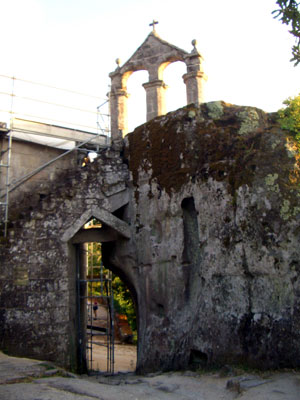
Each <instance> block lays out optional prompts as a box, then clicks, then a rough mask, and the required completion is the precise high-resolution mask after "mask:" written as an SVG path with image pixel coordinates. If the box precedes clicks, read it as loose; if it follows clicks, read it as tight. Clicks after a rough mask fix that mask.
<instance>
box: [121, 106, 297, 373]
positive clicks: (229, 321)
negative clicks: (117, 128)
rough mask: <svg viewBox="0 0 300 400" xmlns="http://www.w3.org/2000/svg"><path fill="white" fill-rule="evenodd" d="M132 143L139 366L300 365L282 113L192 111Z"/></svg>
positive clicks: (291, 199) (293, 219)
mask: <svg viewBox="0 0 300 400" xmlns="http://www.w3.org/2000/svg"><path fill="white" fill-rule="evenodd" d="M126 143H127V157H128V160H129V167H130V171H131V173H132V178H133V184H134V186H133V188H134V193H133V203H134V206H133V213H134V215H135V228H136V232H134V233H133V237H134V241H135V243H136V248H137V253H136V257H137V268H138V271H139V272H138V278H137V279H138V286H137V287H138V298H139V299H141V300H140V303H142V305H140V307H141V309H142V310H141V311H140V318H141V320H142V321H143V322H141V325H142V326H141V329H140V353H139V364H138V365H139V367H141V369H142V370H144V369H146V370H148V369H149V370H151V369H154V368H162V369H168V368H170V369H171V368H176V367H178V368H180V367H186V366H187V365H188V364H189V363H190V362H191V363H192V364H194V365H195V366H197V365H198V366H201V365H205V364H206V363H224V362H247V363H250V364H251V363H252V364H254V365H257V366H260V367H274V366H276V367H278V366H299V359H300V358H299V355H300V354H299V340H300V335H299V327H300V310H299V304H300V303H299V283H300V281H299V272H300V270H299V253H300V248H299V233H300V229H299V223H300V214H299V211H300V209H299V195H300V191H299V155H297V153H296V148H295V146H294V144H293V143H292V141H291V140H290V139H288V138H287V136H286V134H285V133H283V132H282V131H280V129H279V127H278V125H277V124H276V120H275V116H274V115H268V114H265V113H264V112H262V111H261V110H258V109H254V108H249V107H237V106H230V105H227V104H225V103H223V102H216V103H208V104H204V105H202V106H201V107H200V108H195V107H194V106H188V107H186V108H183V109H181V110H178V111H177V112H174V113H170V114H168V115H167V116H165V117H160V118H156V119H154V120H152V121H150V122H149V123H148V124H146V125H143V126H141V127H139V128H137V129H136V130H135V132H134V133H132V134H130V135H128V138H127V140H126ZM298 151H299V150H298ZM298 154H299V153H298Z"/></svg>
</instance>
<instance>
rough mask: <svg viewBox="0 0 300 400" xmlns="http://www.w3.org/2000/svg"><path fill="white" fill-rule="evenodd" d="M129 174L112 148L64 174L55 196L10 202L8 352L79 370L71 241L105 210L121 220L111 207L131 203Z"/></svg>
mask: <svg viewBox="0 0 300 400" xmlns="http://www.w3.org/2000/svg"><path fill="white" fill-rule="evenodd" d="M126 179H127V167H126V165H124V164H123V163H122V160H121V158H120V157H119V153H118V152H115V151H113V150H106V151H104V152H102V154H101V156H100V157H99V158H98V159H97V161H95V162H94V163H93V164H88V166H87V167H85V168H80V169H73V170H67V171H65V172H64V173H61V174H60V176H59V177H58V179H57V180H56V182H54V183H52V185H49V187H48V194H45V193H44V194H43V195H42V196H41V195H40V194H39V191H37V192H35V193H32V194H31V195H28V196H27V197H26V196H24V197H23V202H22V204H15V205H13V206H12V207H11V208H10V210H11V213H10V220H11V223H10V225H9V236H8V238H7V240H5V239H3V240H2V241H1V256H0V257H1V271H0V327H1V329H0V343H1V348H2V349H3V350H5V351H7V352H9V353H10V354H14V355H20V356H28V357H34V358H38V359H47V360H51V361H55V362H56V363H58V364H60V365H63V366H66V367H68V368H72V369H76V367H77V351H78V342H77V331H78V326H77V319H76V312H77V310H76V285H75V282H76V261H75V246H74V245H73V244H72V243H71V241H70V240H71V239H72V237H73V236H74V235H75V234H76V232H77V231H79V230H80V228H81V227H82V226H83V224H84V223H85V222H87V221H88V220H90V219H91V218H92V217H93V216H95V217H97V216H98V214H99V213H101V210H104V211H102V214H103V216H104V219H105V222H107V223H108V224H111V223H110V221H109V218H111V219H112V220H113V223H115V221H114V218H115V219H117V218H116V217H114V216H113V215H112V214H111V213H112V212H114V211H115V210H116V209H117V208H118V207H119V206H120V205H121V206H122V205H124V203H125V204H126V203H127V202H128V200H127V195H126V186H125V180H126ZM107 215H108V217H107ZM120 223H122V221H120ZM116 228H118V227H117V225H116Z"/></svg>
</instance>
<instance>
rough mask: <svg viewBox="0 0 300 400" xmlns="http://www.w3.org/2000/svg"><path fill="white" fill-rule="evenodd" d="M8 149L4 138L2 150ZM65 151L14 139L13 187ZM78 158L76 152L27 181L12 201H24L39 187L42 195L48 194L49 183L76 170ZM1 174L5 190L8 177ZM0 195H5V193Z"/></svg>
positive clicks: (0, 185) (0, 178)
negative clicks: (66, 171) (24, 197)
mask: <svg viewBox="0 0 300 400" xmlns="http://www.w3.org/2000/svg"><path fill="white" fill-rule="evenodd" d="M6 148H7V138H3V141H2V143H0V149H1V150H3V149H4V150H5V149H6ZM65 151H66V150H61V149H56V148H54V147H49V146H44V145H40V144H37V143H32V142H25V141H20V140H17V139H14V140H13V145H12V153H11V163H10V172H9V173H10V182H11V183H12V185H14V182H16V181H17V180H19V179H20V178H23V177H24V176H25V175H27V174H29V173H31V172H32V171H34V170H35V169H37V168H39V167H41V166H42V165H44V164H46V163H47V162H48V161H51V160H53V159H54V158H56V157H58V156H60V155H61V154H63V153H64V152H65ZM77 158H78V154H77V152H76V151H74V152H72V153H70V154H68V155H66V156H64V157H62V158H60V159H59V160H57V161H56V162H55V163H53V164H51V165H49V166H48V167H46V168H45V169H43V170H42V171H40V172H38V173H37V174H35V175H34V176H33V177H31V178H30V179H29V180H27V181H26V183H25V184H23V185H21V186H20V187H18V188H16V189H15V190H14V191H12V192H11V195H10V197H11V199H18V201H22V200H21V199H22V196H23V194H26V193H30V192H32V191H34V190H35V189H36V188H37V187H39V190H40V192H41V193H43V192H47V188H48V186H49V181H50V182H53V181H55V180H56V179H57V177H58V175H59V174H61V172H62V171H65V170H69V169H74V168H75V167H76V165H77V162H78V160H77ZM5 161H6V160H5ZM0 172H2V173H1V174H0V188H1V189H4V188H5V183H6V175H5V174H4V173H3V171H0ZM43 184H44V185H43ZM43 186H44V189H43ZM0 194H3V192H1V193H0Z"/></svg>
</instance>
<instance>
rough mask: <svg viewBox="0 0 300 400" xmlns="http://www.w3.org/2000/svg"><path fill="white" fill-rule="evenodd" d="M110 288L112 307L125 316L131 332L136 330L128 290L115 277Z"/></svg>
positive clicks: (134, 314)
mask: <svg viewBox="0 0 300 400" xmlns="http://www.w3.org/2000/svg"><path fill="white" fill-rule="evenodd" d="M112 287H113V291H114V307H115V310H116V311H117V312H118V313H119V314H125V315H126V316H127V319H128V322H129V325H130V327H131V329H132V331H136V330H137V325H136V313H135V307H134V303H133V300H132V297H131V294H130V291H129V289H128V288H127V286H126V285H125V284H124V282H123V281H122V280H121V279H120V278H119V277H118V276H116V275H114V276H113V281H112Z"/></svg>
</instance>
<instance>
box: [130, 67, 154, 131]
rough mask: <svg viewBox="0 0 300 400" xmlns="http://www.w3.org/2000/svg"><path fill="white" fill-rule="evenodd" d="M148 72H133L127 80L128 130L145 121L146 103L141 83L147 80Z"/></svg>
mask: <svg viewBox="0 0 300 400" xmlns="http://www.w3.org/2000/svg"><path fill="white" fill-rule="evenodd" d="M148 79H149V73H148V71H145V70H140V71H135V72H133V73H132V74H131V75H130V77H129V78H128V80H127V93H128V94H129V97H128V99H127V114H128V132H132V131H133V130H134V129H135V128H136V127H137V126H139V125H142V124H144V123H145V122H146V113H147V104H146V92H145V89H144V88H143V86H142V85H143V83H145V82H148Z"/></svg>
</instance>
